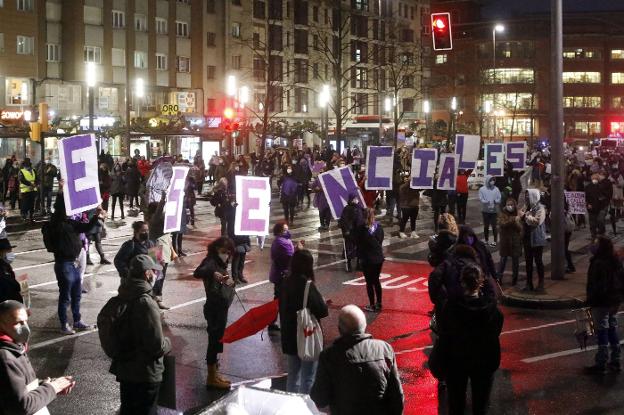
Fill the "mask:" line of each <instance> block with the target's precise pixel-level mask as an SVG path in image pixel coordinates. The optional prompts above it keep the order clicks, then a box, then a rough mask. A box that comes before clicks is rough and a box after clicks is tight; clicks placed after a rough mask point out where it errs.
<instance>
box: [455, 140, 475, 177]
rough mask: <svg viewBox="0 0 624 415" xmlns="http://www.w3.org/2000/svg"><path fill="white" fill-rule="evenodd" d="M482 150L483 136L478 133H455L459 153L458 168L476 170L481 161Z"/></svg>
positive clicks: (456, 148) (457, 152) (456, 147)
mask: <svg viewBox="0 0 624 415" xmlns="http://www.w3.org/2000/svg"><path fill="white" fill-rule="evenodd" d="M480 150H481V137H480V136H478V135H465V134H457V135H455V153H456V154H458V155H459V162H458V163H457V168H458V169H461V170H474V168H475V167H476V166H477V161H479V151H480Z"/></svg>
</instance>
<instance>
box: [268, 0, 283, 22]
mask: <svg viewBox="0 0 624 415" xmlns="http://www.w3.org/2000/svg"><path fill="white" fill-rule="evenodd" d="M269 19H271V20H282V0H269Z"/></svg>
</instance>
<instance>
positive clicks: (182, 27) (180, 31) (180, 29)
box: [176, 21, 189, 37]
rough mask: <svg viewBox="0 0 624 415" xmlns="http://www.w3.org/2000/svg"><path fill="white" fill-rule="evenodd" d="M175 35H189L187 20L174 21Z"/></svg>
mask: <svg viewBox="0 0 624 415" xmlns="http://www.w3.org/2000/svg"><path fill="white" fill-rule="evenodd" d="M176 36H177V37H188V36H189V28H188V23H187V22H178V21H176Z"/></svg>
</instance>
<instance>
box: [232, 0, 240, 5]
mask: <svg viewBox="0 0 624 415" xmlns="http://www.w3.org/2000/svg"><path fill="white" fill-rule="evenodd" d="M232 4H233V5H234V6H240V5H241V1H240V0H232Z"/></svg>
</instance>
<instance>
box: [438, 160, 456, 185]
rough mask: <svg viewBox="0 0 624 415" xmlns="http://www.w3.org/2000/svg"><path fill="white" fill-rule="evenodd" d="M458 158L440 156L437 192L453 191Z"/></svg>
mask: <svg viewBox="0 0 624 415" xmlns="http://www.w3.org/2000/svg"><path fill="white" fill-rule="evenodd" d="M459 158H460V156H459V155H458V154H448V153H445V154H441V155H440V169H439V172H438V186H437V187H438V190H455V187H456V185H457V170H458V168H457V167H458V164H459Z"/></svg>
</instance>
